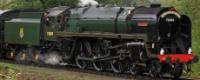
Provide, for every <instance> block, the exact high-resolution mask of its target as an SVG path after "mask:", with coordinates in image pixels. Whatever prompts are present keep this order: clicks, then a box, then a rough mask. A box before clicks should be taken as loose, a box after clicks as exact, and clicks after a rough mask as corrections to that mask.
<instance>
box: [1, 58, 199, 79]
mask: <svg viewBox="0 0 200 80" xmlns="http://www.w3.org/2000/svg"><path fill="white" fill-rule="evenodd" d="M194 78H195V80H200V78H198V77H193V79H194ZM0 80H141V78H140V79H127V78H121V77H113V76H106V75H96V74H92V73H84V72H78V71H71V70H63V69H52V68H44V67H43V68H42V67H34V66H25V65H14V64H8V63H2V62H0ZM145 80H149V78H148V79H145ZM151 80H154V79H151ZM167 80H168V79H167ZM169 80H170V79H169ZM186 80H188V79H186ZM189 80H190V79H189Z"/></svg>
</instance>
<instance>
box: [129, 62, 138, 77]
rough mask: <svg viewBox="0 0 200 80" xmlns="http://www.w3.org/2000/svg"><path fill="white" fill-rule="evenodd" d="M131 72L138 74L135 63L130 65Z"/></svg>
mask: <svg viewBox="0 0 200 80" xmlns="http://www.w3.org/2000/svg"><path fill="white" fill-rule="evenodd" d="M130 73H131V74H132V75H137V69H136V65H135V64H132V65H131V66H130Z"/></svg>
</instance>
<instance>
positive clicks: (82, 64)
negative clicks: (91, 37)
mask: <svg viewBox="0 0 200 80" xmlns="http://www.w3.org/2000/svg"><path fill="white" fill-rule="evenodd" d="M77 49H78V52H77V57H76V59H75V60H76V64H77V66H78V67H79V68H81V69H85V68H86V67H87V66H88V65H89V61H86V60H81V59H79V58H80V57H84V58H87V57H89V56H90V55H91V45H90V43H89V42H88V41H83V42H79V43H78V48H77Z"/></svg>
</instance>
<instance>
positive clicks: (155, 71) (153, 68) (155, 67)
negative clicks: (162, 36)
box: [149, 60, 162, 77]
mask: <svg viewBox="0 0 200 80" xmlns="http://www.w3.org/2000/svg"><path fill="white" fill-rule="evenodd" d="M161 69H162V66H161V64H160V63H159V62H158V61H156V60H154V61H152V62H151V64H150V71H149V73H150V76H152V77H159V76H160V73H161Z"/></svg>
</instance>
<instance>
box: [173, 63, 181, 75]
mask: <svg viewBox="0 0 200 80" xmlns="http://www.w3.org/2000/svg"><path fill="white" fill-rule="evenodd" d="M172 73H173V74H172V75H173V76H174V78H179V77H180V76H181V75H182V73H183V65H181V64H176V65H175V67H174V69H173V72H172Z"/></svg>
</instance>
